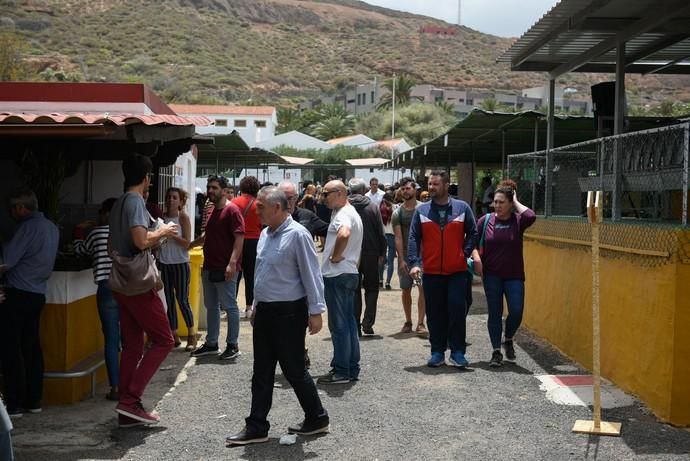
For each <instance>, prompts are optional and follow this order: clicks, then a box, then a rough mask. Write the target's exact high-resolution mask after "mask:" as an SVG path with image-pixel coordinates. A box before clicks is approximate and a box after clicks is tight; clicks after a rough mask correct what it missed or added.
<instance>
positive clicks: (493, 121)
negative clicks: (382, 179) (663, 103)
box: [385, 109, 678, 168]
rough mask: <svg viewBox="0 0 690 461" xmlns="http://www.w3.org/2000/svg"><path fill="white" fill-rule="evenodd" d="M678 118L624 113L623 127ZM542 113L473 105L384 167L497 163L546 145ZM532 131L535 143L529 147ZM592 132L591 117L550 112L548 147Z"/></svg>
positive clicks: (641, 126)
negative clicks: (450, 125)
mask: <svg viewBox="0 0 690 461" xmlns="http://www.w3.org/2000/svg"><path fill="white" fill-rule="evenodd" d="M676 122H678V120H677V119H674V118H662V117H659V118H647V117H630V118H629V120H628V123H629V130H630V131H637V130H643V129H647V128H654V127H658V126H664V125H670V124H672V123H676ZM546 127H547V120H546V115H545V114H543V113H541V112H536V111H527V112H521V113H517V114H508V113H500V112H486V111H483V110H480V109H474V110H473V111H472V112H470V114H469V115H468V116H467V117H466V118H464V119H463V120H461V121H460V122H459V123H458V124H457V125H455V126H454V127H453V128H451V129H450V130H449V131H448V132H446V133H445V134H442V135H441V136H439V137H437V138H436V139H434V140H432V141H429V142H428V143H426V144H425V145H422V146H417V147H415V148H413V149H409V150H407V151H405V152H402V153H400V154H399V155H398V156H397V157H396V158H395V159H393V160H391V161H389V162H388V163H386V165H385V167H386V168H399V167H403V166H404V167H408V168H409V167H415V166H421V165H424V166H425V167H444V168H445V167H448V166H451V165H454V164H456V163H459V162H476V163H479V164H499V165H500V164H501V162H502V160H503V147H502V146H503V140H504V137H505V154H506V155H510V154H521V153H525V152H532V151H535V150H541V149H544V148H545V147H546ZM535 130H536V131H537V139H538V145H537V146H536V147H537V148H536V149H535V143H534V138H535ZM595 137H596V130H595V128H594V120H593V119H592V118H591V117H556V118H555V136H554V138H555V141H554V146H555V147H557V146H565V145H568V144H574V143H577V142H581V141H586V140H589V139H593V138H595ZM425 151H426V155H425Z"/></svg>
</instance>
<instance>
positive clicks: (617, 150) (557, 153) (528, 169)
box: [508, 123, 690, 225]
mask: <svg viewBox="0 0 690 461" xmlns="http://www.w3.org/2000/svg"><path fill="white" fill-rule="evenodd" d="M689 131H690V124H688V123H684V124H679V125H672V126H668V127H664V128H656V129H652V130H645V131H639V132H634V133H626V134H623V135H618V136H610V137H606V138H599V139H594V140H591V141H586V142H582V143H578V144H572V145H569V146H562V147H557V148H555V149H551V150H549V151H540V152H532V153H528V154H517V155H510V156H509V157H508V174H509V177H510V178H512V179H513V180H515V181H516V182H517V184H518V190H519V195H520V200H521V201H522V202H523V203H525V204H526V205H528V206H531V208H532V209H534V210H535V212H537V214H540V215H544V216H568V217H582V218H586V216H587V210H586V203H585V202H586V199H587V191H595V190H601V191H604V196H605V197H604V218H605V219H608V220H612V221H625V220H644V221H648V222H655V223H668V224H683V225H686V224H687V209H688V200H687V190H688V140H689V138H688V132H689ZM683 191H685V193H684V192H683Z"/></svg>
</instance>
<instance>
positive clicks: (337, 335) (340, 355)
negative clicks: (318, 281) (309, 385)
mask: <svg viewBox="0 0 690 461" xmlns="http://www.w3.org/2000/svg"><path fill="white" fill-rule="evenodd" d="M358 278H359V274H341V275H338V276H335V277H324V278H323V285H324V296H325V298H326V306H327V307H328V329H329V330H330V332H331V340H332V341H333V360H332V361H331V366H332V367H333V369H334V370H335V374H336V375H338V376H341V377H345V378H350V379H357V378H358V377H359V336H358V334H357V321H356V320H355V314H354V296H355V291H356V290H357V281H358Z"/></svg>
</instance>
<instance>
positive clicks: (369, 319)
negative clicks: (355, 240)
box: [355, 254, 379, 328]
mask: <svg viewBox="0 0 690 461" xmlns="http://www.w3.org/2000/svg"><path fill="white" fill-rule="evenodd" d="M362 288H364V318H362ZM378 301H379V257H378V256H377V255H365V254H363V255H362V256H361V258H360V261H359V286H358V287H357V291H356V292H355V319H357V326H359V327H365V328H371V327H373V326H374V322H376V305H377V303H378Z"/></svg>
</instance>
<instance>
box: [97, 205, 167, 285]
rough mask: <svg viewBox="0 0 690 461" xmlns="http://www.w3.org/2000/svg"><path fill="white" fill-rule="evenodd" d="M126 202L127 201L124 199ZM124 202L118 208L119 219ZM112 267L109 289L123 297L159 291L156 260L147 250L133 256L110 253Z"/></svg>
mask: <svg viewBox="0 0 690 461" xmlns="http://www.w3.org/2000/svg"><path fill="white" fill-rule="evenodd" d="M125 200H127V199H125ZM124 205H125V203H124V201H123V203H122V206H121V208H120V219H122V210H123V209H124ZM110 259H111V260H112V267H111V269H110V289H111V290H113V291H115V292H117V293H120V294H123V295H125V296H136V295H140V294H143V293H146V292H149V291H151V290H153V289H155V290H160V289H161V288H162V287H163V282H162V280H161V277H160V273H159V272H158V267H156V260H155V258H154V257H153V254H151V250H150V249H149V248H147V249H146V250H144V251H140V252H139V253H137V254H135V255H134V256H131V257H130V256H122V255H120V254H118V252H117V251H115V250H112V249H111V251H110Z"/></svg>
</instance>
